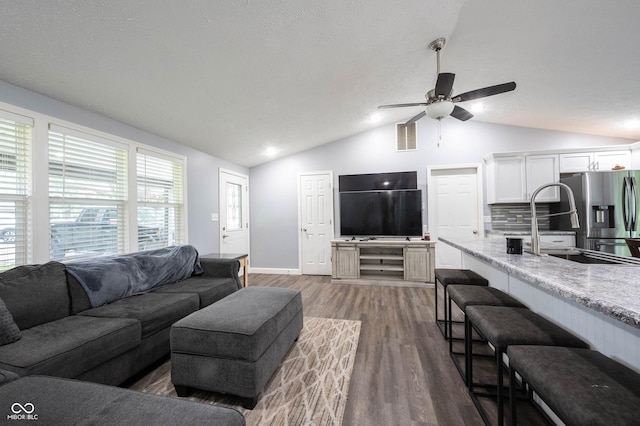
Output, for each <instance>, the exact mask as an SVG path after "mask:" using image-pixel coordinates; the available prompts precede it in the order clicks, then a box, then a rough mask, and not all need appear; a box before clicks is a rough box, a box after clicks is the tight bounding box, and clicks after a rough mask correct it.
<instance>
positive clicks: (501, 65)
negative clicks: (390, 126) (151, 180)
mask: <svg viewBox="0 0 640 426" xmlns="http://www.w3.org/2000/svg"><path fill="white" fill-rule="evenodd" d="M638 16H640V2H638V1H637V0H616V1H615V2H604V1H601V0H565V1H561V2H559V1H557V0H537V1H526V0H483V1H478V0H467V1H464V0H400V1H394V2H390V1H387V0H351V1H348V2H347V1H330V0H313V1H296V0H272V1H250V0H228V1H209V0H180V1H178V0H140V1H131V0H108V1H107V0H76V1H73V0H67V1H62V0H51V1H46V2H43V1H38V0H20V1H18V0H0V35H1V39H0V58H1V59H0V80H4V81H6V82H9V83H12V84H15V85H17V86H21V87H24V88H26V89H29V90H32V91H35V92H38V93H41V94H44V95H46V96H49V97H52V98H54V99H58V100H61V101H64V102H67V103H69V104H72V105H76V106H78V107H81V108H85V109H88V110H91V111H95V112H97V113H99V114H102V115H104V116H107V117H110V118H113V119H115V120H118V121H120V122H123V123H126V124H129V125H131V126H134V127H137V128H140V129H143V130H145V131H148V132H150V133H154V134H157V135H160V136H163V137H166V138H169V139H172V140H175V141H177V142H180V143H183V144H185V145H189V146H192V147H194V148H197V149H199V150H202V151H204V152H208V153H210V154H212V155H215V156H217V157H220V158H223V159H226V160H229V161H232V162H234V163H237V164H240V165H244V166H247V167H251V166H254V165H257V164H260V163H263V162H265V161H269V160H270V159H271V158H270V157H268V156H266V155H265V150H267V149H268V148H275V150H276V151H277V156H284V155H289V154H292V153H295V152H299V151H303V150H306V149H309V148H312V147H314V146H318V145H322V144H325V143H328V142H332V141H335V140H338V139H341V138H343V137H347V136H350V135H353V134H356V133H359V132H362V131H365V130H367V129H370V128H374V127H377V126H380V125H382V124H387V123H393V122H397V121H402V120H405V119H408V118H409V117H411V116H413V115H415V114H417V113H418V112H420V108H404V109H393V110H376V107H377V106H378V105H381V104H389V103H400V102H422V101H424V94H425V93H426V92H427V91H428V90H429V89H431V88H433V85H434V84H435V80H436V55H435V53H434V52H432V51H431V50H429V49H428V48H427V45H428V44H429V42H431V41H432V40H434V39H436V38H439V37H445V38H446V39H447V43H446V45H445V48H444V49H443V51H442V71H448V72H453V73H456V80H455V85H454V89H453V90H454V93H462V92H465V91H468V90H472V89H476V88H480V87H485V86H490V85H494V84H499V83H504V82H507V81H516V83H517V85H518V86H517V88H516V90H515V91H513V92H510V93H506V94H501V95H498V96H494V97H490V98H486V99H485V102H484V104H485V108H484V110H483V111H482V112H479V113H476V116H475V117H474V118H473V120H477V121H486V122H494V123H502V124H507V125H515V126H525V127H535V128H543V129H554V130H562V131H571V132H578V133H589V134H597V135H605V136H615V137H623V138H629V139H632V140H640V102H639V101H638V99H640V81H639V76H640V55H639V54H638V53H637V49H638V46H640V30H638V26H637V19H638ZM1 95H2V94H1V93H0V101H2V96H1ZM461 106H464V107H470V106H471V102H468V103H465V104H464V105H462V104H461ZM375 112H378V113H379V114H380V115H379V119H380V121H378V122H375V123H374V122H372V121H371V120H370V117H371V114H373V113H375ZM423 120H428V118H424V119H423ZM448 120H454V119H453V118H448Z"/></svg>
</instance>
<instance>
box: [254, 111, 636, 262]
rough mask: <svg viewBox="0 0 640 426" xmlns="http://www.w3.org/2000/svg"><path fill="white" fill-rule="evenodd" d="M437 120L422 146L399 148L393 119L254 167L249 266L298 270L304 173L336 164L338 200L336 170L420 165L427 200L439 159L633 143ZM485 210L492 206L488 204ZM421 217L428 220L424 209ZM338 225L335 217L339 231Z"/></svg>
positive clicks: (421, 130) (421, 136) (475, 159)
mask: <svg viewBox="0 0 640 426" xmlns="http://www.w3.org/2000/svg"><path fill="white" fill-rule="evenodd" d="M437 139H438V128H437V122H436V121H434V120H430V119H422V120H420V121H419V122H418V148H419V149H418V150H417V151H409V152H396V150H395V126H393V125H387V126H382V127H380V128H377V129H374V130H371V131H369V132H365V133H361V134H358V135H355V136H351V137H348V138H345V139H343V140H340V141H337V142H333V143H330V144H328V145H324V146H322V147H319V148H316V149H312V150H309V151H305V152H302V153H299V154H296V155H292V156H289V157H287V158H283V159H279V160H276V161H272V162H270V163H266V164H263V165H260V166H256V167H253V168H251V171H250V181H251V191H250V196H251V200H250V204H251V266H252V267H255V268H283V269H297V268H299V265H298V236H299V229H298V175H299V174H300V173H304V172H314V171H325V170H332V171H333V173H334V204H335V210H336V215H337V214H338V211H339V203H338V199H337V190H336V189H337V181H338V176H339V175H343V174H357V173H379V172H397V171H413V170H415V171H417V172H418V188H419V189H422V190H423V199H424V201H425V203H426V199H427V198H426V190H427V187H426V169H427V166H433V165H452V164H468V163H482V161H483V157H484V156H486V155H487V154H490V153H493V152H509V151H528V150H531V151H537V150H550V149H560V148H581V147H593V146H605V145H622V144H629V143H632V142H635V141H631V140H627V139H619V138H607V137H599V136H590V135H581V134H574V133H564V132H554V131H546V130H537V129H529V128H522V127H513V126H503V125H496V124H489V123H481V122H478V121H473V120H470V121H467V122H464V123H463V122H459V121H457V120H455V119H445V120H444V121H443V122H442V142H441V144H440V147H439V148H438V147H437V146H436V144H437ZM485 211H486V212H488V208H487V207H486V206H485ZM423 222H424V223H425V224H426V223H427V217H426V209H425V214H423ZM338 235H339V228H337V223H336V236H338Z"/></svg>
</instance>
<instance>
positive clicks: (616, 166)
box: [611, 164, 626, 170]
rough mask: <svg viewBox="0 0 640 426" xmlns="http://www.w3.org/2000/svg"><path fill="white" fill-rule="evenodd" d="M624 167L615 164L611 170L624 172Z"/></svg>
mask: <svg viewBox="0 0 640 426" xmlns="http://www.w3.org/2000/svg"><path fill="white" fill-rule="evenodd" d="M625 168H626V167H625V166H621V165H620V164H616V165H615V166H613V167H612V168H611V170H624V169H625Z"/></svg>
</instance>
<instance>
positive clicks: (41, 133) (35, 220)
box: [0, 101, 189, 265]
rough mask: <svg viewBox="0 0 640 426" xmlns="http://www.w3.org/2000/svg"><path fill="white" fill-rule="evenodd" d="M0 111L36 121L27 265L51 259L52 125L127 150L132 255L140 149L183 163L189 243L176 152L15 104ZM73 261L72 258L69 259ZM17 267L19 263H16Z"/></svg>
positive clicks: (127, 217) (1, 104)
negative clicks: (50, 134) (138, 154)
mask: <svg viewBox="0 0 640 426" xmlns="http://www.w3.org/2000/svg"><path fill="white" fill-rule="evenodd" d="M0 110H3V111H6V112H7V113H9V114H17V115H19V116H24V117H27V118H28V119H32V120H33V123H34V125H33V129H32V136H31V151H30V156H29V163H30V169H31V175H30V180H29V183H28V184H29V187H30V191H31V193H30V203H29V211H30V212H31V214H30V217H29V221H28V223H27V228H28V229H27V234H28V238H27V241H28V244H29V248H28V250H27V252H28V256H27V257H26V258H25V261H24V263H21V264H31V263H45V262H48V261H49V260H50V256H49V255H50V251H49V246H50V220H49V207H50V201H49V145H48V141H49V126H50V125H55V126H61V127H64V128H67V129H70V130H74V131H77V132H80V133H83V134H89V135H93V136H95V137H97V138H101V139H104V140H110V141H114V142H116V143H119V144H122V145H123V146H126V147H127V150H128V162H127V181H126V186H127V203H126V215H125V221H126V229H127V231H126V232H127V238H126V240H127V243H126V245H125V246H124V247H123V248H122V250H121V252H122V253H130V252H135V251H138V249H137V244H132V243H130V242H132V241H133V242H136V241H137V208H138V206H137V170H136V157H137V155H136V153H137V151H138V149H144V150H147V151H148V152H150V153H154V154H156V155H159V156H167V157H171V158H173V159H177V160H179V161H181V162H182V164H183V167H182V173H183V177H182V194H183V200H182V207H181V210H182V218H181V220H182V223H183V225H182V228H183V230H184V240H183V244H188V243H189V242H188V235H189V234H188V220H187V218H188V202H187V192H188V187H187V179H186V177H187V158H186V156H184V155H181V154H179V153H176V152H172V151H168V150H165V149H161V148H157V147H155V146H151V145H147V144H144V143H141V142H137V141H134V140H131V139H127V138H123V137H120V136H117V135H114V134H111V133H107V132H103V131H100V130H96V129H93V128H89V127H86V126H82V125H79V124H76V123H74V122H70V121H65V120H62V119H59V118H57V117H53V116H50V115H47V114H42V113H38V112H36V111H32V110H28V109H25V108H21V107H18V106H15V105H12V104H8V103H5V102H1V101H0ZM69 260H70V259H69ZM16 265H18V263H16Z"/></svg>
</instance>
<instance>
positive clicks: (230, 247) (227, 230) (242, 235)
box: [218, 169, 249, 254]
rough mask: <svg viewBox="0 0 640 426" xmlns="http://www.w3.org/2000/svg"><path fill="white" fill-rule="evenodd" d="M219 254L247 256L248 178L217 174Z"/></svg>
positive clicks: (224, 173) (226, 173)
mask: <svg viewBox="0 0 640 426" xmlns="http://www.w3.org/2000/svg"><path fill="white" fill-rule="evenodd" d="M219 181H220V189H219V191H218V193H219V194H220V200H219V209H220V217H219V223H220V253H236V254H249V178H248V177H247V176H245V175H241V174H238V173H234V172H231V171H228V170H222V169H221V170H220V172H219Z"/></svg>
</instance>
